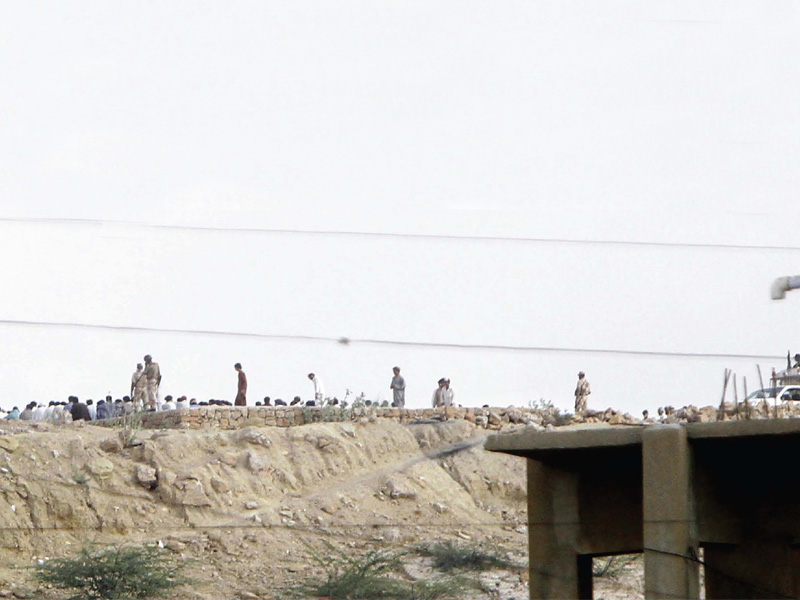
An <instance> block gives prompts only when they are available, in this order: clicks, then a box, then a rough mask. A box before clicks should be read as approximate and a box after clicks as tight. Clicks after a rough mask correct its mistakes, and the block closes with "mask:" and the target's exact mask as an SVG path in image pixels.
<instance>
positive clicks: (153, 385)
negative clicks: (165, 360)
mask: <svg viewBox="0 0 800 600" xmlns="http://www.w3.org/2000/svg"><path fill="white" fill-rule="evenodd" d="M144 377H145V381H146V382H147V388H146V392H147V393H146V394H145V402H146V404H147V409H148V410H156V408H157V406H156V404H157V402H158V387H159V386H160V385H161V368H160V367H159V366H158V363H155V362H153V357H152V356H150V355H149V354H148V355H146V356H145V357H144Z"/></svg>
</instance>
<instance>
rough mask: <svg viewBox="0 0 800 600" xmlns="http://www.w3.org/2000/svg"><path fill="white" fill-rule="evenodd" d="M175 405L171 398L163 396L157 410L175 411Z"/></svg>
mask: <svg viewBox="0 0 800 600" xmlns="http://www.w3.org/2000/svg"><path fill="white" fill-rule="evenodd" d="M175 408H176V406H175V403H174V402H173V401H172V396H164V403H163V404H162V405H161V408H160V409H159V410H175Z"/></svg>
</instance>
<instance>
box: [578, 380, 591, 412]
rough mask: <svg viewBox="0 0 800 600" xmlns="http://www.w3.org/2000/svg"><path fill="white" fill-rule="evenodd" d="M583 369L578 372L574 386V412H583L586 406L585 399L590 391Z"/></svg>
mask: <svg viewBox="0 0 800 600" xmlns="http://www.w3.org/2000/svg"><path fill="white" fill-rule="evenodd" d="M585 377H586V375H585V374H584V372H583V371H581V372H580V373H578V386H577V387H576V388H575V414H576V415H577V414H579V413H584V412H586V409H587V408H588V404H587V400H588V399H589V394H591V393H592V390H591V388H590V387H589V382H588V381H587V380H586V379H585Z"/></svg>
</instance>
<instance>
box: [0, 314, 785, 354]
mask: <svg viewBox="0 0 800 600" xmlns="http://www.w3.org/2000/svg"><path fill="white" fill-rule="evenodd" d="M0 325H6V326H21V327H61V328H77V329H94V330H103V331H123V332H134V333H174V334H187V335H205V336H222V337H238V338H253V339H270V340H294V341H307V342H337V343H339V344H342V345H344V346H349V345H354V344H366V345H378V346H405V347H415V348H441V349H450V350H485V351H504V352H546V353H569V354H606V355H616V356H643V357H665V358H726V359H747V360H771V361H775V360H782V359H784V358H785V356H779V355H771V354H736V353H728V352H671V351H662V350H624V349H619V348H579V347H573V348H568V347H557V346H515V345H508V344H468V343H453V342H419V341H406V340H388V339H376V338H361V339H360V338H348V337H339V338H335V337H326V336H314V335H293V334H274V333H254V332H245V331H230V330H215V329H181V328H172V327H143V326H134V325H104V324H99V323H80V322H67V321H32V320H23V319H0Z"/></svg>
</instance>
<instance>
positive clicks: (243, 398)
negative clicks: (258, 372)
mask: <svg viewBox="0 0 800 600" xmlns="http://www.w3.org/2000/svg"><path fill="white" fill-rule="evenodd" d="M233 368H234V369H236V372H237V373H238V374H239V383H238V385H237V387H236V400H235V401H234V402H233V404H234V406H247V376H246V375H245V374H244V371H242V363H236V364H235V365H233Z"/></svg>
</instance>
